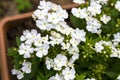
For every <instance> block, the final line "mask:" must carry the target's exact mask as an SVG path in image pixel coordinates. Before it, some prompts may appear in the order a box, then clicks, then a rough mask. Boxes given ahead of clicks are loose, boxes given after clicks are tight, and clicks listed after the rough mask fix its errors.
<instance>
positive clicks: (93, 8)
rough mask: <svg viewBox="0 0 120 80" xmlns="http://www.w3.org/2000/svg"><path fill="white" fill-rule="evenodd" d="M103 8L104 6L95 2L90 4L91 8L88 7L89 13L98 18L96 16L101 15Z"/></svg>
mask: <svg viewBox="0 0 120 80" xmlns="http://www.w3.org/2000/svg"><path fill="white" fill-rule="evenodd" d="M101 8H102V6H101V5H100V4H98V3H97V2H95V1H93V2H91V3H90V6H89V7H88V9H87V10H88V11H89V12H90V14H91V15H92V16H96V14H100V13H101Z"/></svg>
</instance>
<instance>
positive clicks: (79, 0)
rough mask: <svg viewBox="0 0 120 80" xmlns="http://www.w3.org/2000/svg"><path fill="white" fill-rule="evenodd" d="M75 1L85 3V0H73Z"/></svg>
mask: <svg viewBox="0 0 120 80" xmlns="http://www.w3.org/2000/svg"><path fill="white" fill-rule="evenodd" d="M73 2H74V3H78V4H83V3H85V0H73Z"/></svg>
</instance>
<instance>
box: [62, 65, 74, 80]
mask: <svg viewBox="0 0 120 80" xmlns="http://www.w3.org/2000/svg"><path fill="white" fill-rule="evenodd" d="M75 73H76V72H75V69H74V68H72V69H70V68H69V67H66V68H65V69H64V70H63V71H62V74H63V76H64V79H65V80H74V78H75Z"/></svg>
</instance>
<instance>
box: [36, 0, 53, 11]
mask: <svg viewBox="0 0 120 80" xmlns="http://www.w3.org/2000/svg"><path fill="white" fill-rule="evenodd" d="M52 4H53V3H52V2H46V1H45V0H42V1H40V5H39V6H38V9H40V10H41V9H43V10H50V9H51V8H52V7H51V5H52Z"/></svg>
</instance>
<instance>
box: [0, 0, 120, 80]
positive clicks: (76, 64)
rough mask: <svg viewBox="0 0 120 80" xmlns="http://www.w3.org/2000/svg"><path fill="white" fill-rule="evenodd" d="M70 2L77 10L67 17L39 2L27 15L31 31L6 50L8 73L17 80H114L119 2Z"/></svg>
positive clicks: (118, 75) (118, 71)
mask: <svg viewBox="0 0 120 80" xmlns="http://www.w3.org/2000/svg"><path fill="white" fill-rule="evenodd" d="M73 2H74V3H78V4H79V5H80V6H79V7H77V8H76V7H75V6H78V5H75V6H74V7H71V10H68V12H67V11H66V10H63V9H62V8H61V7H60V6H59V5H56V4H54V3H51V2H46V1H44V0H43V1H41V2H40V5H39V6H38V9H37V10H35V11H34V12H33V14H32V17H33V19H34V20H35V24H36V26H37V28H36V29H31V30H24V31H23V33H22V35H21V36H19V37H17V38H16V41H17V46H15V47H12V48H8V54H9V56H11V57H12V58H13V64H14V66H13V69H12V70H11V71H12V74H13V75H16V76H17V78H18V79H23V80H30V79H32V80H119V79H120V66H119V65H120V56H119V55H120V1H119V0H104V1H103V0H90V1H85V0H82V1H80V0H79V1H78V0H73ZM68 8H69V9H70V7H68ZM68 8H66V9H68ZM30 14H31V13H30ZM27 18H29V17H27ZM22 21H24V20H22ZM0 32H1V31H0ZM1 34H3V32H1ZM3 38H5V36H3V37H2V39H3ZM2 39H1V42H2V41H3V40H2ZM4 41H5V40H4ZM1 44H3V43H1ZM4 49H5V48H2V49H1V51H2V50H4ZM3 52H5V51H3ZM2 57H5V54H3V53H2ZM2 62H3V61H2ZM4 68H5V67H4ZM2 70H3V72H4V69H3V68H2ZM5 80H7V79H5Z"/></svg>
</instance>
